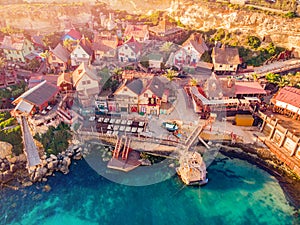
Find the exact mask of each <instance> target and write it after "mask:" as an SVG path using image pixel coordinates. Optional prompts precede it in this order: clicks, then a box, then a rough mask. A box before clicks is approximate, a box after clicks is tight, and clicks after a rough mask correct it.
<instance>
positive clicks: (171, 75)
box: [164, 69, 178, 82]
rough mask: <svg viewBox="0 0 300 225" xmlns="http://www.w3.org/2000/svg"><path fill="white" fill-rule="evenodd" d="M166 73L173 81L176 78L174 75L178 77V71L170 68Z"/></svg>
mask: <svg viewBox="0 0 300 225" xmlns="http://www.w3.org/2000/svg"><path fill="white" fill-rule="evenodd" d="M164 75H165V76H166V77H167V78H168V80H169V81H170V82H171V81H172V80H173V79H174V77H176V76H177V75H178V74H177V73H176V71H174V70H171V69H168V70H167V72H166V73H165V74H164Z"/></svg>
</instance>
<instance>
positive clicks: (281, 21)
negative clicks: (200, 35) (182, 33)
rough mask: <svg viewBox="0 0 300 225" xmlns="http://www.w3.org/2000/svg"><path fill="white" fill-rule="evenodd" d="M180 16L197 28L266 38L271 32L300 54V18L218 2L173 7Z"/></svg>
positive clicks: (272, 37)
mask: <svg viewBox="0 0 300 225" xmlns="http://www.w3.org/2000/svg"><path fill="white" fill-rule="evenodd" d="M173 10H175V11H173V14H174V15H175V17H177V19H180V21H181V22H182V23H183V24H185V25H188V26H190V27H192V28H195V29H201V30H210V29H218V28H224V29H227V30H228V31H230V32H235V31H240V32H242V33H244V34H245V33H246V34H251V35H256V36H259V37H260V38H263V37H264V36H265V35H269V36H270V37H271V39H272V41H273V42H274V43H275V44H276V45H279V46H282V47H285V48H288V49H291V48H295V52H296V54H298V57H299V56H300V18H294V19H286V18H282V17H279V16H271V15H266V14H264V13H259V12H256V11H250V10H249V11H246V10H233V9H229V8H227V7H224V6H223V7H221V6H220V5H216V4H208V3H206V4H204V3H203V2H202V3H201V4H194V5H184V6H181V7H179V8H177V7H176V8H173Z"/></svg>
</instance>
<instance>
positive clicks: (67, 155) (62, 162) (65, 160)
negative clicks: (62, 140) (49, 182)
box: [30, 146, 83, 182]
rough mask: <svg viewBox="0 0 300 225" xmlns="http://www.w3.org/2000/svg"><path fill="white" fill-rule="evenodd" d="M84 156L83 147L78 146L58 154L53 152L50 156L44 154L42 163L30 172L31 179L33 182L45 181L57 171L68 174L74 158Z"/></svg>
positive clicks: (77, 158)
mask: <svg viewBox="0 0 300 225" xmlns="http://www.w3.org/2000/svg"><path fill="white" fill-rule="evenodd" d="M82 156H83V153H82V148H81V147H80V148H79V147H78V146H74V147H71V148H69V149H67V150H66V151H64V152H62V153H60V154H58V155H57V156H56V155H53V154H51V155H50V156H49V157H46V156H44V157H42V164H41V165H39V166H37V167H36V168H35V169H34V170H33V171H32V172H31V173H30V179H31V181H33V182H41V181H45V179H46V178H45V177H47V176H50V175H52V174H53V173H54V172H55V171H59V172H62V173H63V174H67V173H69V166H70V165H71V162H72V158H73V159H75V160H79V159H81V158H82Z"/></svg>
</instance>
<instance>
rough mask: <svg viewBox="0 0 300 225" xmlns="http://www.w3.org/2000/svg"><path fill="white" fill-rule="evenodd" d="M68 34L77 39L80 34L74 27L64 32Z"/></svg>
mask: <svg viewBox="0 0 300 225" xmlns="http://www.w3.org/2000/svg"><path fill="white" fill-rule="evenodd" d="M67 35H69V36H70V37H72V38H73V39H75V40H79V39H80V38H81V37H82V35H81V33H80V32H79V31H77V30H75V29H71V30H70V31H69V32H68V33H66V35H65V36H67Z"/></svg>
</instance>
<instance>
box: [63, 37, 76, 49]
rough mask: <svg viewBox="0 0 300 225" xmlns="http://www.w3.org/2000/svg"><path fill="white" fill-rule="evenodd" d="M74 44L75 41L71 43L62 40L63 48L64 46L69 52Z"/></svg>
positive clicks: (69, 40)
mask: <svg viewBox="0 0 300 225" xmlns="http://www.w3.org/2000/svg"><path fill="white" fill-rule="evenodd" d="M75 42H76V41H73V40H71V39H66V40H64V42H63V46H64V47H65V48H67V49H68V50H69V51H72V46H73V45H74V43H75Z"/></svg>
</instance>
